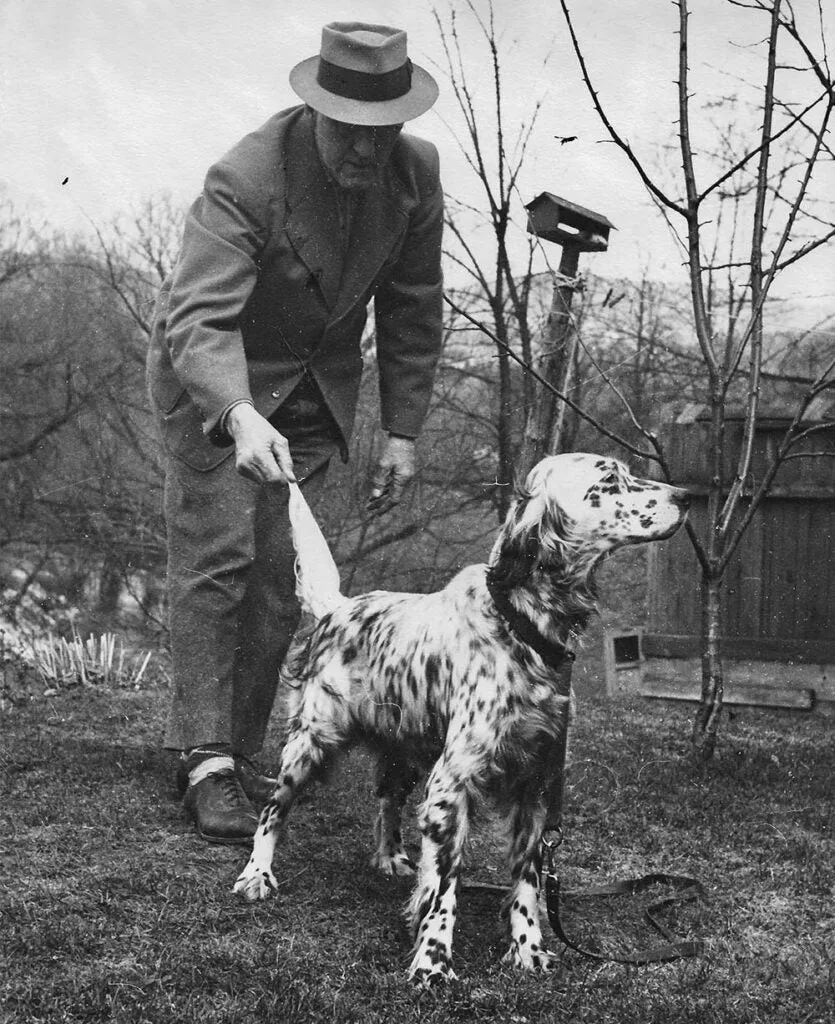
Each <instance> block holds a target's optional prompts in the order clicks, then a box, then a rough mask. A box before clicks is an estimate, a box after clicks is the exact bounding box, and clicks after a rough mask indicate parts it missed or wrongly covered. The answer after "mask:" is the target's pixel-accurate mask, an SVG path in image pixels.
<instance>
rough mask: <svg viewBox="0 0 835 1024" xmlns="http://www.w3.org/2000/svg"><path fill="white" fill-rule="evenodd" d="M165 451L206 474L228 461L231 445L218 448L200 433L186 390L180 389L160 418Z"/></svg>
mask: <svg viewBox="0 0 835 1024" xmlns="http://www.w3.org/2000/svg"><path fill="white" fill-rule="evenodd" d="M162 442H163V444H164V446H165V450H166V451H167V452H168V454H169V455H171V456H172V457H173V458H175V459H179V460H180V462H184V463H185V464H186V465H187V466H188V467H189V468H191V469H195V470H197V472H199V473H207V472H208V471H209V470H211V469H214V468H215V467H216V466H219V465H220V464H221V462H223V461H224V460H225V459H228V458H229V456H230V455H231V454H232V452H234V450H235V445H234V443H232V444H228V445H225V446H224V447H218V446H217V445H215V444H212V442H211V441H210V440H209V439H208V437H207V436H206V435H205V434H204V433H203V421H202V419H201V416H200V413H199V411H198V409H197V406H196V405H195V404H194V402H192V400H191V397H190V395H189V393H188V391H186V390H185V388H183V389H182V390H181V391H180V393H179V395H178V396H177V398H176V399H175V400H174V402H173V403H171V405H170V406H169V408H168V410H167V411H166V412H165V413H163V416H162Z"/></svg>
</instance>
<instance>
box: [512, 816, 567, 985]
mask: <svg viewBox="0 0 835 1024" xmlns="http://www.w3.org/2000/svg"><path fill="white" fill-rule="evenodd" d="M543 823H544V811H543V810H542V809H538V810H536V811H532V810H531V809H529V808H528V807H526V806H524V805H522V806H517V808H516V810H515V812H514V814H513V817H512V819H511V822H510V832H511V834H510V877H511V889H510V895H509V896H508V898H507V902H506V904H505V910H506V912H507V914H508V917H509V925H510V949H508V951H507V953H506V954H505V956H504V960H505V962H506V963H511V964H515V965H516V966H517V967H524V968H525V969H526V970H529V971H542V970H546V971H547V970H551V969H552V968H553V967H554V965H555V962H556V957H555V955H554V954H553V953H551V952H549V951H548V950H547V949H546V948H545V947H544V945H543V940H542V930H541V928H540V926H539V886H540V882H539V880H540V876H541V874H542V845H541V841H542V827H543Z"/></svg>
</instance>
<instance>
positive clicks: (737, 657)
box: [641, 633, 835, 665]
mask: <svg viewBox="0 0 835 1024" xmlns="http://www.w3.org/2000/svg"><path fill="white" fill-rule="evenodd" d="M700 644H701V642H700V640H699V637H697V636H680V635H674V634H671V633H645V634H644V636H643V639H642V641H641V646H642V648H643V655H644V657H645V658H698V657H699V655H700V653H701V646H700ZM722 653H723V655H724V656H725V657H726V658H728V659H729V660H732V661H783V662H796V663H798V664H803V665H835V640H799V639H794V640H774V639H771V638H770V637H760V638H757V637H725V638H724V639H723V640H722Z"/></svg>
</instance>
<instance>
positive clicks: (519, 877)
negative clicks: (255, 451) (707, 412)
mask: <svg viewBox="0 0 835 1024" xmlns="http://www.w3.org/2000/svg"><path fill="white" fill-rule="evenodd" d="M291 487H292V485H291ZM298 499H299V500H301V501H302V502H303V499H301V492H298ZM688 504H689V495H688V493H687V491H685V490H682V489H680V488H677V487H673V486H670V485H668V484H663V483H657V482H654V481H650V480H641V479H637V478H635V477H633V476H632V475H630V473H629V472H628V471H627V469H626V467H625V466H624V465H622V464H621V463H620V462H618V461H616V460H615V459H611V458H605V457H601V456H597V455H589V454H579V453H578V454H566V455H554V456H549V457H547V458H545V459H543V460H542V461H541V462H539V463H538V464H537V465H536V466H535V467H534V468H533V470H532V471H531V472H530V474H529V475H528V477H527V480H526V482H525V485H524V487H523V488H522V489H521V491H520V492H519V493H518V495H517V496H516V497H515V500H514V503H513V505H512V507H511V509H510V511H509V513H508V515H507V518H506V520H505V523H504V525H503V526H502V527H501V529H500V531H499V534H498V536H497V539H496V541H495V544H494V546H493V550H492V552H491V555H490V558H489V562H488V563H487V564H486V565H473V566H470V567H468V568H465V569H463V570H462V571H461V572H460V573H459V574H458V575H457V576H456V577H455V578H454V579H453V580H452V581H451V582H450V583H449V584H448V585H447V586H446V587H445V588H444V589H443V590H440V591H438V592H436V593H431V594H406V593H390V592H386V591H374V592H372V593H368V594H364V595H361V596H359V597H354V598H348V597H345V596H343V595H342V594H341V593H340V592H339V575H338V572H337V570H336V566H335V565H334V564H333V560H332V557H331V556H330V553H329V552H328V549H327V545H326V543H325V541H324V538H322V536H321V534H320V533H319V532H318V527H316V526H315V523H314V522H313V521H312V517H310V519H309V520H308V521H307V523H306V524H303V525H302V526H299V525H298V521H297V517H296V516H294V513H293V495H292V494H291V520H293V532H294V541H295V543H296V546H297V552H298V559H297V576H298V584H297V593H298V595H299V598H300V600H301V603H302V607H303V610H305V611H306V612H307V613H308V616H309V617H311V618H312V619H314V620H315V624H314V625H313V626H312V628H310V629H308V630H307V632H306V635H304V636H302V637H300V638H298V639H297V641H296V642H295V645H294V648H293V649H292V650H291V652H290V653H289V654H288V657H287V659H286V661H285V665H284V667H283V669H282V677H283V679H284V681H285V682H286V683H287V684H288V685H289V686H290V687H291V693H292V701H291V709H290V715H289V728H288V734H287V741H286V744H285V746H284V750H283V753H282V756H281V763H280V767H279V770H278V772H277V779H278V782H277V786H276V788H275V791H274V792H273V794H272V796H271V798H270V799H269V801H268V802H267V804H266V805H265V807H264V808H263V811H262V813H261V817H260V820H259V824H258V830H257V832H256V836H255V840H254V845H253V850H252V856H251V858H250V860H249V862H248V863H247V865H246V867H245V868H244V870H243V871H242V872H241V874H240V876H239V877H238V879H237V881H236V883H235V887H234V888H235V891H236V892H237V893H239V894H241V895H243V896H244V897H246V898H247V899H250V900H257V899H263V898H265V897H266V896H268V895H270V894H271V893H272V892H273V891H274V890H275V888H276V881H275V878H274V876H273V873H272V860H273V854H274V851H275V845H276V840H277V831H278V829H279V827H280V826H281V824H282V823H283V822H284V820H285V818H286V817H287V813H288V811H289V810H290V808H291V806H292V804H293V801H294V800H295V798H296V797H297V796H298V794H299V793H300V792H301V790H302V789H303V788H304V787H305V786H306V785H307V783H309V782H310V781H311V780H312V779H314V778H316V777H320V776H321V775H322V774H324V772H325V771H326V769H327V767H328V766H329V764H330V763H331V762H332V761H333V759H334V755H336V753H337V752H338V751H341V750H343V749H345V748H347V747H349V746H351V745H352V744H355V743H365V744H367V745H368V746H369V747H370V748H371V749H372V750H373V751H374V752H375V753H376V756H377V794H378V796H379V800H380V803H379V813H378V815H377V820H376V825H375V833H376V842H377V848H376V852H375V854H374V857H373V859H372V863H373V864H374V865H375V866H376V867H377V868H379V869H380V870H381V871H383V872H384V873H386V874H388V875H410V874H413V873H415V871H416V872H417V879H416V885H415V887H414V891H413V894H412V896H411V899H410V901H409V904H408V908H407V917H408V920H409V923H410V925H411V932H412V936H413V940H414V946H413V951H412V958H411V965H410V967H409V977H410V978H411V979H412V981H413V982H414V983H415V984H416V985H418V986H419V987H428V986H429V985H432V984H434V983H435V982H438V981H444V980H447V979H452V978H455V974H454V973H453V970H452V964H451V959H452V936H453V928H454V924H455V909H456V885H457V879H458V875H459V871H460V866H461V859H462V850H463V847H464V843H465V839H466V837H467V830H468V823H469V820H470V814H471V810H472V809H473V807H474V806H475V804H476V802H478V801H486V802H487V803H488V804H489V805H491V806H492V807H494V808H495V809H496V810H497V811H498V812H499V816H500V819H501V820H502V821H503V823H504V828H505V830H506V832H507V838H508V848H509V866H510V875H511V888H510V891H509V895H508V898H507V901H506V904H505V913H506V916H507V918H508V925H509V932H510V947H509V950H508V952H507V954H506V956H505V960H506V961H507V962H510V963H512V964H515V965H518V966H520V967H523V968H527V969H531V970H542V969H548V968H550V967H552V966H553V964H554V960H555V957H554V954H553V953H551V952H549V951H548V950H547V949H545V947H544V945H543V940H542V934H541V932H540V926H539V920H538V909H537V907H538V894H539V884H540V874H541V863H542V852H541V837H542V834H543V829H544V825H545V819H546V813H547V804H548V799H547V796H548V792H549V787H552V786H553V784H554V780H555V777H556V776H557V774H558V773H559V771H560V769H561V758H560V756H559V752H560V750H561V749H563V748H561V747H560V742H561V740H562V742H563V743H564V739H565V735H564V734H565V729H566V724H565V723H566V721H567V717H566V715H565V712H566V704H567V701H568V700H569V698H568V697H567V696H565V692H564V689H563V692H562V693H561V692H559V688H558V687H556V686H555V674H556V672H557V669H555V665H557V664H558V663H559V660H560V653H562V655H563V656H564V657H571V654H570V652H569V651H568V650H567V648H568V647H569V646H570V645H572V644H573V643H574V642H575V641H576V639H577V638H578V637H579V635H580V634H581V633H582V631H583V628H584V627H585V625H586V623H587V621H588V619H589V617H590V615H591V614H592V612H593V611H594V610H595V608H596V603H597V596H596V590H595V584H594V575H595V569H596V568H597V567H598V566H599V564H600V562H601V560H602V559H603V557H604V556H606V555H607V554H609V553H610V552H612V551H614V550H616V549H617V548H620V547H623V546H625V545H630V544H640V543H645V542H647V541H656V540H662V539H664V538H666V537H669V536H671V535H672V534H673V533H674V532H675V531H676V530H677V529H678V528H679V526H680V525H681V524H682V522H683V521H684V519H685V517H686V514H687V507H688ZM305 507H306V506H305ZM297 508H298V506H297ZM307 515H308V516H309V510H307ZM304 530H307V533H308V537H307V538H301V537H300V536H299V535H300V534H301V533H302V532H303V531H304ZM317 573H318V575H319V578H318V579H314V578H313V577H314V576H316V574H317ZM555 652H556V656H555ZM421 770H429V776H428V780H427V782H426V787H425V793H424V796H423V800H422V804H421V806H420V809H419V815H418V823H419V828H420V832H421V854H420V862H419V865H417V866H416V865H415V864H414V863H413V861H412V859H411V858H410V856H409V854H408V853H407V851H406V850H405V849H404V847H403V843H402V840H401V834H400V816H401V810H402V807H403V805H404V803H405V801H406V799H407V797H408V795H409V793H410V791H411V789H412V788H413V786H414V785H415V784H416V782H417V780H418V778H419V775H420V773H421Z"/></svg>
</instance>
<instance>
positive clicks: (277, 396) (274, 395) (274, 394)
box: [272, 391, 281, 398]
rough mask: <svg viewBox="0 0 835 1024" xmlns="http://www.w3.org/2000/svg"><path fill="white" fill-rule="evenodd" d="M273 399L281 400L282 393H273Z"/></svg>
mask: <svg viewBox="0 0 835 1024" xmlns="http://www.w3.org/2000/svg"><path fill="white" fill-rule="evenodd" d="M272 397H273V398H281V392H280V391H273V392H272Z"/></svg>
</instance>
